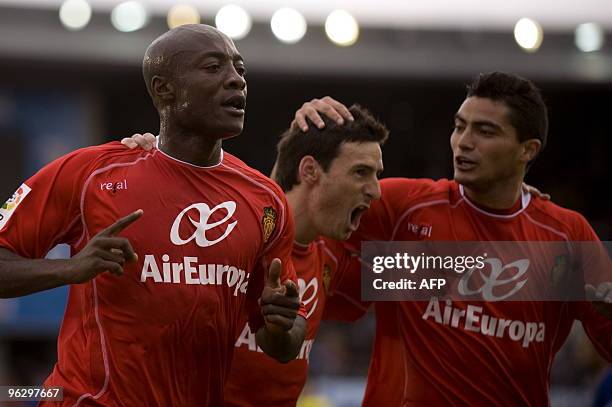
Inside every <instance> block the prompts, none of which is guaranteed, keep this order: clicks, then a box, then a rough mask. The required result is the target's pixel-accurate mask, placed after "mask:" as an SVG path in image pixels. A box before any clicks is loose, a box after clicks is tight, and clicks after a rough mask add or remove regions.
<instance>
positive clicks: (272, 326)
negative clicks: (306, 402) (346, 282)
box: [0, 25, 305, 407]
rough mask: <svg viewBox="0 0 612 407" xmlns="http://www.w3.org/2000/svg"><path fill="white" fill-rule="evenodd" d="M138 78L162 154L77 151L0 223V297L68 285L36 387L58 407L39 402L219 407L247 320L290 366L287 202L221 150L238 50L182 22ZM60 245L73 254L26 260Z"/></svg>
mask: <svg viewBox="0 0 612 407" xmlns="http://www.w3.org/2000/svg"><path fill="white" fill-rule="evenodd" d="M143 72H144V76H145V80H146V83H147V88H148V89H149V91H150V93H151V96H152V98H153V101H154V103H155V105H156V107H157V108H158V111H159V113H160V118H161V128H160V144H159V149H155V150H153V151H150V152H145V151H142V150H138V151H137V150H132V151H130V150H126V149H125V147H123V146H121V145H120V144H118V143H111V144H108V145H103V146H98V147H91V148H86V149H82V150H78V151H75V152H73V153H71V154H68V155H66V156H64V157H61V158H59V159H58V160H56V161H54V162H53V163H51V164H49V165H48V166H46V167H45V168H43V169H42V170H41V171H40V172H39V173H37V174H36V175H34V176H33V177H32V178H30V179H29V180H27V181H26V182H25V183H24V184H23V185H22V186H21V187H20V188H19V190H18V191H17V192H16V193H15V195H14V196H13V198H11V199H10V200H9V201H8V202H7V203H6V204H5V205H4V206H3V207H2V210H1V212H0V215H2V218H1V219H0V280H2V281H3V285H2V287H1V288H0V295H2V296H3V297H11V296H19V295H25V294H28V293H32V292H36V291H41V290H44V289H49V288H53V287H56V286H60V285H65V284H71V287H70V293H69V298H68V304H67V308H66V313H65V317H64V320H63V324H62V327H61V330H60V334H59V338H58V362H57V364H56V365H55V368H54V370H53V372H52V373H51V375H50V376H49V378H48V379H47V380H46V382H45V385H47V386H61V387H63V388H64V400H63V402H61V403H51V402H49V403H43V405H49V406H51V405H53V406H55V405H62V406H85V405H87V406H91V405H100V406H102V405H103V406H171V405H176V406H211V407H212V406H219V405H222V403H223V388H224V385H225V381H226V378H227V376H228V373H229V367H230V362H231V359H232V355H233V352H234V342H235V338H236V336H237V335H238V333H239V329H240V328H241V324H242V323H243V319H242V318H243V315H244V313H245V309H248V313H249V315H250V323H251V324H252V326H253V327H254V330H256V331H257V341H258V343H259V345H260V346H261V347H262V349H264V350H265V351H266V352H269V353H270V354H272V355H273V356H274V357H275V358H277V359H278V360H281V361H288V360H291V359H293V358H294V357H295V355H297V353H298V352H299V349H300V347H301V343H302V340H303V336H304V333H305V319H304V317H305V312H304V309H301V311H298V310H299V309H300V302H299V298H298V290H297V281H296V280H297V279H296V276H295V271H294V269H293V265H292V262H291V247H292V244H293V236H294V223H293V219H292V216H291V213H290V211H289V210H288V208H287V207H286V200H285V198H284V196H283V193H282V191H281V190H280V188H279V187H278V186H277V185H276V184H275V183H274V182H272V181H271V180H269V179H268V178H267V177H265V176H263V175H262V174H260V173H259V172H257V171H255V170H253V169H251V168H249V167H248V166H246V165H245V164H244V163H243V162H241V161H240V160H239V159H237V158H235V157H233V156H232V155H230V154H228V153H226V152H224V151H223V150H222V149H221V141H222V140H223V139H225V138H229V137H232V136H236V135H238V134H239V133H240V132H241V130H242V124H243V118H244V111H243V108H244V101H245V97H246V82H245V80H244V78H243V75H244V62H243V61H242V58H241V57H240V54H238V52H237V50H236V48H235V47H234V44H233V43H232V41H231V40H230V39H229V38H228V37H226V36H225V35H223V34H222V33H220V32H219V31H217V30H216V29H214V28H212V27H209V26H204V25H188V26H182V27H179V28H177V29H174V30H171V31H169V32H167V33H166V34H164V35H162V36H161V37H159V38H158V39H157V40H156V41H154V42H153V43H152V44H151V46H150V47H149V49H148V50H147V53H146V55H145V61H144V63H143ZM143 212H144V213H143ZM126 215H127V216H126ZM118 218H121V219H120V220H119V221H117V222H115V221H116V219H118ZM138 218H140V219H138ZM109 225H110V226H109ZM119 234H121V236H118V235H119ZM58 243H67V244H69V245H70V246H71V249H72V252H73V253H76V254H75V255H74V257H72V258H71V259H67V260H33V259H37V258H41V257H43V256H44V255H45V254H46V252H47V251H48V250H49V249H51V248H52V247H53V246H55V245H56V244H58ZM279 260H280V262H279ZM281 262H282V265H281ZM105 271H110V272H111V273H112V274H117V275H122V276H121V277H120V278H119V277H117V276H115V275H112V274H111V273H108V272H105ZM283 281H284V283H283V284H281V282H283ZM258 302H259V303H260V304H261V306H259V305H258ZM298 313H299V315H298Z"/></svg>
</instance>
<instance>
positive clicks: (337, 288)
mask: <svg viewBox="0 0 612 407" xmlns="http://www.w3.org/2000/svg"><path fill="white" fill-rule="evenodd" d="M326 246H327V247H328V248H329V249H330V250H332V252H333V254H334V256H335V257H336V258H337V259H338V267H337V270H336V271H335V273H333V274H332V275H331V277H330V282H329V290H328V291H327V298H326V300H325V309H324V311H323V319H325V320H333V321H348V322H350V321H356V320H358V319H359V318H361V317H362V316H363V315H364V314H365V313H366V312H367V311H368V308H369V307H370V304H371V302H369V301H362V300H361V262H360V260H359V253H357V252H355V251H351V250H349V248H348V247H346V246H345V245H343V244H342V243H340V242H331V243H330V242H328V243H327V244H326Z"/></svg>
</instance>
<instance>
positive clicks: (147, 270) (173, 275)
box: [140, 254, 249, 297]
mask: <svg viewBox="0 0 612 407" xmlns="http://www.w3.org/2000/svg"><path fill="white" fill-rule="evenodd" d="M159 260H161V261H159ZM148 280H153V282H155V283H170V284H181V283H183V284H194V285H196V284H199V285H220V286H222V285H225V286H227V287H229V288H233V289H234V290H233V294H234V296H235V297H236V296H238V293H241V294H246V290H247V287H248V284H249V273H247V272H245V271H244V270H242V269H240V268H238V267H236V266H230V265H227V264H216V263H211V264H202V263H200V262H199V260H198V258H197V257H183V258H182V259H181V260H179V261H175V262H171V261H170V256H168V255H167V254H164V255H163V256H162V257H161V259H157V258H156V257H155V256H154V255H152V254H147V255H145V258H144V262H143V264H142V270H141V272H140V282H141V283H146V282H147V281H148Z"/></svg>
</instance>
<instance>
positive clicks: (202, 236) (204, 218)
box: [170, 201, 238, 247]
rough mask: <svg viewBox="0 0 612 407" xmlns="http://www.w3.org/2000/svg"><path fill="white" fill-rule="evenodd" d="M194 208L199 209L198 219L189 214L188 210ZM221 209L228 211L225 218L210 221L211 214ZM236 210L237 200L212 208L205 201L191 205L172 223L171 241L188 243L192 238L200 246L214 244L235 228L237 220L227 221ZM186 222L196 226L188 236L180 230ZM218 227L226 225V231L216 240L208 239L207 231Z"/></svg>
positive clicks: (179, 244)
mask: <svg viewBox="0 0 612 407" xmlns="http://www.w3.org/2000/svg"><path fill="white" fill-rule="evenodd" d="M192 210H193V211H197V213H198V216H197V218H196V219H192V218H191V216H189V214H188V212H190V211H192ZM220 210H223V211H225V212H226V214H225V216H224V217H223V219H221V220H217V221H214V222H210V223H209V220H210V218H211V216H212V215H213V214H214V213H215V212H217V211H220ZM193 211H192V212H193ZM234 212H236V202H234V201H227V202H223V203H220V204H219V205H217V206H215V207H214V208H212V209H211V208H210V207H209V206H208V205H207V204H205V203H195V204H193V205H189V206H188V207H186V208H185V209H183V210H182V211H181V213H179V214H178V216H177V217H176V219H175V220H174V222H173V223H172V228H171V229H170V241H171V242H172V243H174V244H175V245H177V246H181V245H184V244H187V243H189V242H191V241H192V240H195V242H196V244H197V245H198V246H200V247H209V246H213V245H215V244H217V243H219V242H221V241H222V240H223V239H225V238H226V237H227V236H229V234H230V233H232V230H234V228H235V227H236V224H237V223H238V221H237V220H235V221H233V222H231V223H227V222H228V221H229V220H230V219H231V218H232V216H233V215H234ZM185 222H189V223H190V224H191V225H192V226H195V231H194V232H193V233H192V234H191V235H190V236H187V237H184V236H181V234H180V232H179V230H180V227H181V225H182V224H183V223H185ZM216 227H225V231H224V232H223V234H222V235H221V236H220V237H218V238H216V239H214V240H208V238H207V237H206V232H208V231H209V230H211V229H213V228H216Z"/></svg>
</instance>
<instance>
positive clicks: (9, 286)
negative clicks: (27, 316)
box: [0, 248, 70, 298]
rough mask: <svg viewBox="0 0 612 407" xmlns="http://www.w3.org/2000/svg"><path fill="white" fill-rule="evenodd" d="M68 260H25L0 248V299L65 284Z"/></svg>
mask: <svg viewBox="0 0 612 407" xmlns="http://www.w3.org/2000/svg"><path fill="white" fill-rule="evenodd" d="M69 266H70V264H69V261H68V260H48V259H34V260H33V259H26V258H23V257H21V256H18V255H16V254H15V253H13V252H11V251H9V250H7V249H4V248H0V298H12V297H20V296H23V295H28V294H32V293H36V292H39V291H44V290H49V289H51V288H55V287H59V286H61V285H64V284H66V283H65V281H64V279H63V278H62V276H63V275H64V274H65V273H66V271H67V270H68V268H69Z"/></svg>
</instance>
